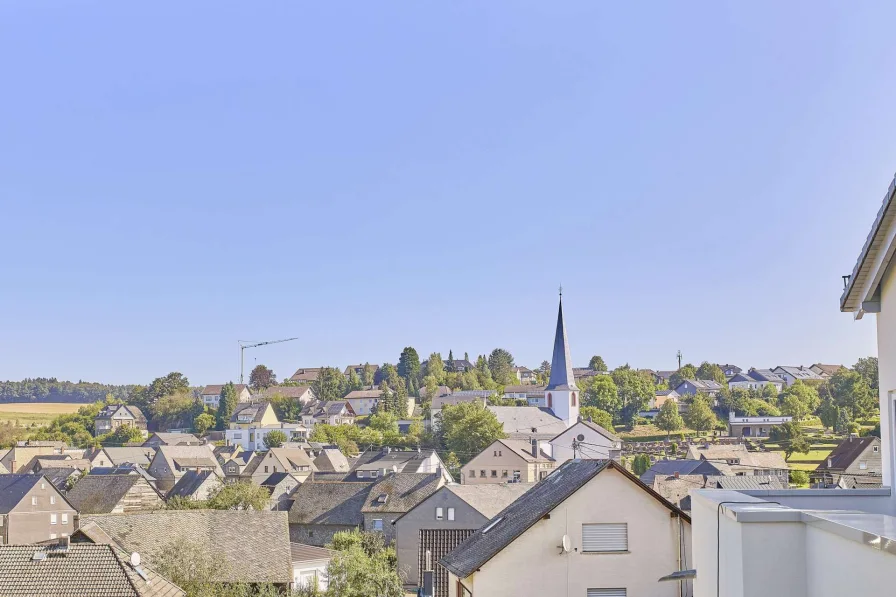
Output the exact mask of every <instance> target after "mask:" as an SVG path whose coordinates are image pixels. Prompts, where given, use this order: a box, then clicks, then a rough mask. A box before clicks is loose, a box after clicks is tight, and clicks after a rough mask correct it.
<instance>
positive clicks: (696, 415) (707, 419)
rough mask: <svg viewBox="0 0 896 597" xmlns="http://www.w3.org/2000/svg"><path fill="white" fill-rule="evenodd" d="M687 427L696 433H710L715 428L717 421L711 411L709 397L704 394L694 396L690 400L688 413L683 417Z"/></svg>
mask: <svg viewBox="0 0 896 597" xmlns="http://www.w3.org/2000/svg"><path fill="white" fill-rule="evenodd" d="M684 420H685V422H686V423H687V424H688V427H690V428H691V429H695V430H697V431H710V430H711V429H713V428H715V426H716V424H717V423H718V420H717V419H716V415H715V413H714V412H713V411H712V406H711V402H710V398H709V396H706V395H705V394H699V393H698V394H695V395H694V397H693V398H692V399H691V404H690V407H689V408H688V412H687V413H686V414H685V416H684Z"/></svg>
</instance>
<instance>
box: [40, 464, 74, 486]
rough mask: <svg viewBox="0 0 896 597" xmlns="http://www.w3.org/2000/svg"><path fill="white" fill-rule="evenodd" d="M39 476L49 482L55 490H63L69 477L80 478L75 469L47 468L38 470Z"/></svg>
mask: <svg viewBox="0 0 896 597" xmlns="http://www.w3.org/2000/svg"><path fill="white" fill-rule="evenodd" d="M40 474H41V475H43V476H44V477H46V478H47V479H49V480H50V483H52V484H53V485H54V486H55V487H56V489H61V490H65V484H66V482H67V481H68V478H69V477H71V476H73V475H74V476H77V477H80V476H81V471H79V470H78V469H75V468H58V467H49V468H42V469H40Z"/></svg>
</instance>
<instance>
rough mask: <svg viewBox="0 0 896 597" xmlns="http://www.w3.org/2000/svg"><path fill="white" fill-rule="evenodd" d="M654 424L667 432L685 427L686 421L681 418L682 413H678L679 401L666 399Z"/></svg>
mask: <svg viewBox="0 0 896 597" xmlns="http://www.w3.org/2000/svg"><path fill="white" fill-rule="evenodd" d="M654 424H656V426H657V427H658V428H659V429H662V430H663V431H665V432H666V433H667V434H671V433H672V432H673V431H678V430H679V429H681V428H682V427H684V421H682V420H681V415H680V414H678V403H677V402H675V401H674V400H666V401H665V402H664V403H663V406H662V407H660V412H659V413H658V414H657V415H656V418H655V419H654Z"/></svg>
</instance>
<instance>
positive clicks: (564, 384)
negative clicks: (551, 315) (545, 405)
mask: <svg viewBox="0 0 896 597" xmlns="http://www.w3.org/2000/svg"><path fill="white" fill-rule="evenodd" d="M578 389H579V388H578V386H577V385H576V378H575V377H574V376H573V374H572V358H570V356H569V342H568V341H567V340H566V326H565V325H564V323H563V288H562V287H561V288H560V309H559V311H558V312H557V332H556V333H555V334H554V356H553V357H552V358H551V379H550V381H548V387H547V388H545V390H578Z"/></svg>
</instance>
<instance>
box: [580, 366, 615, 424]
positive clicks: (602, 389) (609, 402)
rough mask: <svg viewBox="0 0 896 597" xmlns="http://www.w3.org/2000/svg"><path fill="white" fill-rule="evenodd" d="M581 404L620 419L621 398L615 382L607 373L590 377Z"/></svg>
mask: <svg viewBox="0 0 896 597" xmlns="http://www.w3.org/2000/svg"><path fill="white" fill-rule="evenodd" d="M582 405H583V406H593V407H596V408H599V409H601V410H603V411H605V412H608V413H610V415H611V416H612V417H613V418H614V419H615V420H621V417H620V414H621V413H620V411H621V409H622V400H621V399H620V398H619V390H618V388H617V387H616V382H614V381H613V378H612V377H610V376H609V375H595V376H594V377H593V378H592V380H591V382H590V385H589V387H588V389H587V390H585V392H584V394H583V395H582Z"/></svg>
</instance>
